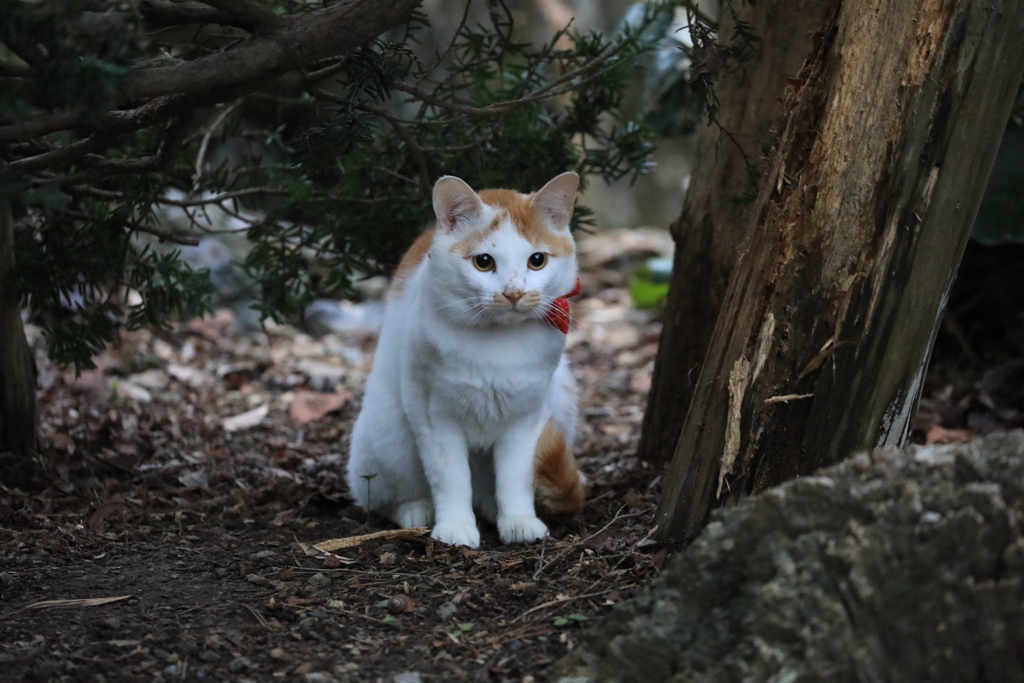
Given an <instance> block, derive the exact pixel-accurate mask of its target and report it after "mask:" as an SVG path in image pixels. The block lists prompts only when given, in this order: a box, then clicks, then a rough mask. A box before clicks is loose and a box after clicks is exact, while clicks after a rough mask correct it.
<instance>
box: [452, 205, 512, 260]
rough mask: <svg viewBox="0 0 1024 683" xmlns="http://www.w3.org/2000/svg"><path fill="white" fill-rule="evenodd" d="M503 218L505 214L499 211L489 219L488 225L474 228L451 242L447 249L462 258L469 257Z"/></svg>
mask: <svg viewBox="0 0 1024 683" xmlns="http://www.w3.org/2000/svg"><path fill="white" fill-rule="evenodd" d="M503 220H505V214H502V213H499V214H498V215H497V216H495V217H494V218H493V219H492V220H491V223H490V225H488V226H487V227H486V228H484V229H483V230H474V231H473V232H471V233H469V234H468V235H465V236H464V237H463V238H462V239H460V240H459V241H458V242H456V243H455V244H453V245H452V246H451V249H449V251H451V252H452V253H453V254H458V255H459V256H461V257H462V258H469V257H470V256H472V255H473V251H474V250H475V249H476V248H477V247H478V246H480V243H481V242H483V241H484V240H485V239H487V237H488V236H489V235H490V234H491V233H492V232H494V231H495V230H497V229H498V226H499V225H501V222H502V221H503Z"/></svg>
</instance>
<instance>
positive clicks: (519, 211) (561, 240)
mask: <svg viewBox="0 0 1024 683" xmlns="http://www.w3.org/2000/svg"><path fill="white" fill-rule="evenodd" d="M478 194H479V196H480V200H481V201H483V203H484V204H487V205H489V206H493V207H494V208H497V209H502V210H503V211H504V212H505V213H506V214H508V217H509V218H510V219H511V220H512V226H513V227H515V229H516V232H518V233H519V234H520V235H522V236H523V238H524V239H526V240H528V241H529V242H530V244H533V245H535V246H537V247H544V248H545V249H547V252H548V253H549V254H551V255H552V256H569V255H570V254H572V238H571V237H569V235H568V234H565V235H559V234H556V233H553V232H551V229H550V228H549V227H548V226H547V224H546V223H545V222H544V220H543V219H542V218H541V217H540V216H539V215H538V214H537V211H536V210H535V209H534V208H533V207H532V206H531V205H530V195H527V196H526V197H524V196H523V195H521V194H520V193H518V192H516V191H515V190H484V191H483V192H480V193H478Z"/></svg>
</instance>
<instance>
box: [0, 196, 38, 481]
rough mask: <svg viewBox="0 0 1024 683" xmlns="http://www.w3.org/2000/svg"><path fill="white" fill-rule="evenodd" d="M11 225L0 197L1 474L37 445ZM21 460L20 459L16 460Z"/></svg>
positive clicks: (29, 355)
mask: <svg viewBox="0 0 1024 683" xmlns="http://www.w3.org/2000/svg"><path fill="white" fill-rule="evenodd" d="M13 270H14V228H13V226H12V224H11V209H10V206H9V205H8V203H7V202H6V201H5V200H3V199H0V456H2V455H4V454H11V455H13V456H14V458H13V459H12V458H10V455H8V456H7V457H5V458H3V459H0V475H2V476H3V479H4V481H9V480H10V478H11V476H12V470H23V469H25V468H26V467H27V464H28V462H29V461H28V456H29V455H31V454H32V453H33V452H34V451H35V448H36V378H35V364H34V362H33V359H32V351H31V350H30V349H29V346H28V342H27V341H26V340H25V329H24V327H23V326H22V324H21V302H20V301H19V299H18V297H17V295H16V294H14V293H13V292H12V291H11V286H10V278H11V275H12V271H13ZM19 461H23V462H19Z"/></svg>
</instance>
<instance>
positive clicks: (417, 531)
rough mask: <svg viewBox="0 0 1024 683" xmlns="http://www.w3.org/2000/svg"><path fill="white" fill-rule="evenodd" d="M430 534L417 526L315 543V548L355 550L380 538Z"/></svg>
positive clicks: (423, 527) (325, 550)
mask: <svg viewBox="0 0 1024 683" xmlns="http://www.w3.org/2000/svg"><path fill="white" fill-rule="evenodd" d="M429 532H430V529H429V528H428V527H425V526H416V527H412V528H411V529H385V530H384V531H374V532H373V533H372V534H360V535H359V536H348V537H347V538H332V539H331V540H329V541H321V542H320V543H314V544H313V547H314V548H316V549H317V550H319V551H321V552H325V553H330V552H333V551H335V550H341V549H342V548H354V547H355V546H357V545H360V544H362V543H363V542H365V541H373V540H376V539H378V538H389V539H394V538H413V537H415V536H422V535H424V534H426V533H429Z"/></svg>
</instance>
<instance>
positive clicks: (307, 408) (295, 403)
mask: <svg viewBox="0 0 1024 683" xmlns="http://www.w3.org/2000/svg"><path fill="white" fill-rule="evenodd" d="M350 398H352V394H350V393H348V392H341V393H337V394H324V393H321V392H319V391H308V390H305V389H299V390H298V391H296V392H295V398H294V399H292V405H291V408H290V409H289V414H290V415H291V416H292V418H293V419H294V420H296V421H298V422H300V423H301V424H309V423H310V422H313V421H314V420H319V419H320V418H322V417H323V416H325V415H327V414H328V413H331V412H334V411H335V410H339V409H340V408H342V407H343V406H344V405H345V404H346V403H348V400H349V399H350Z"/></svg>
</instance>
